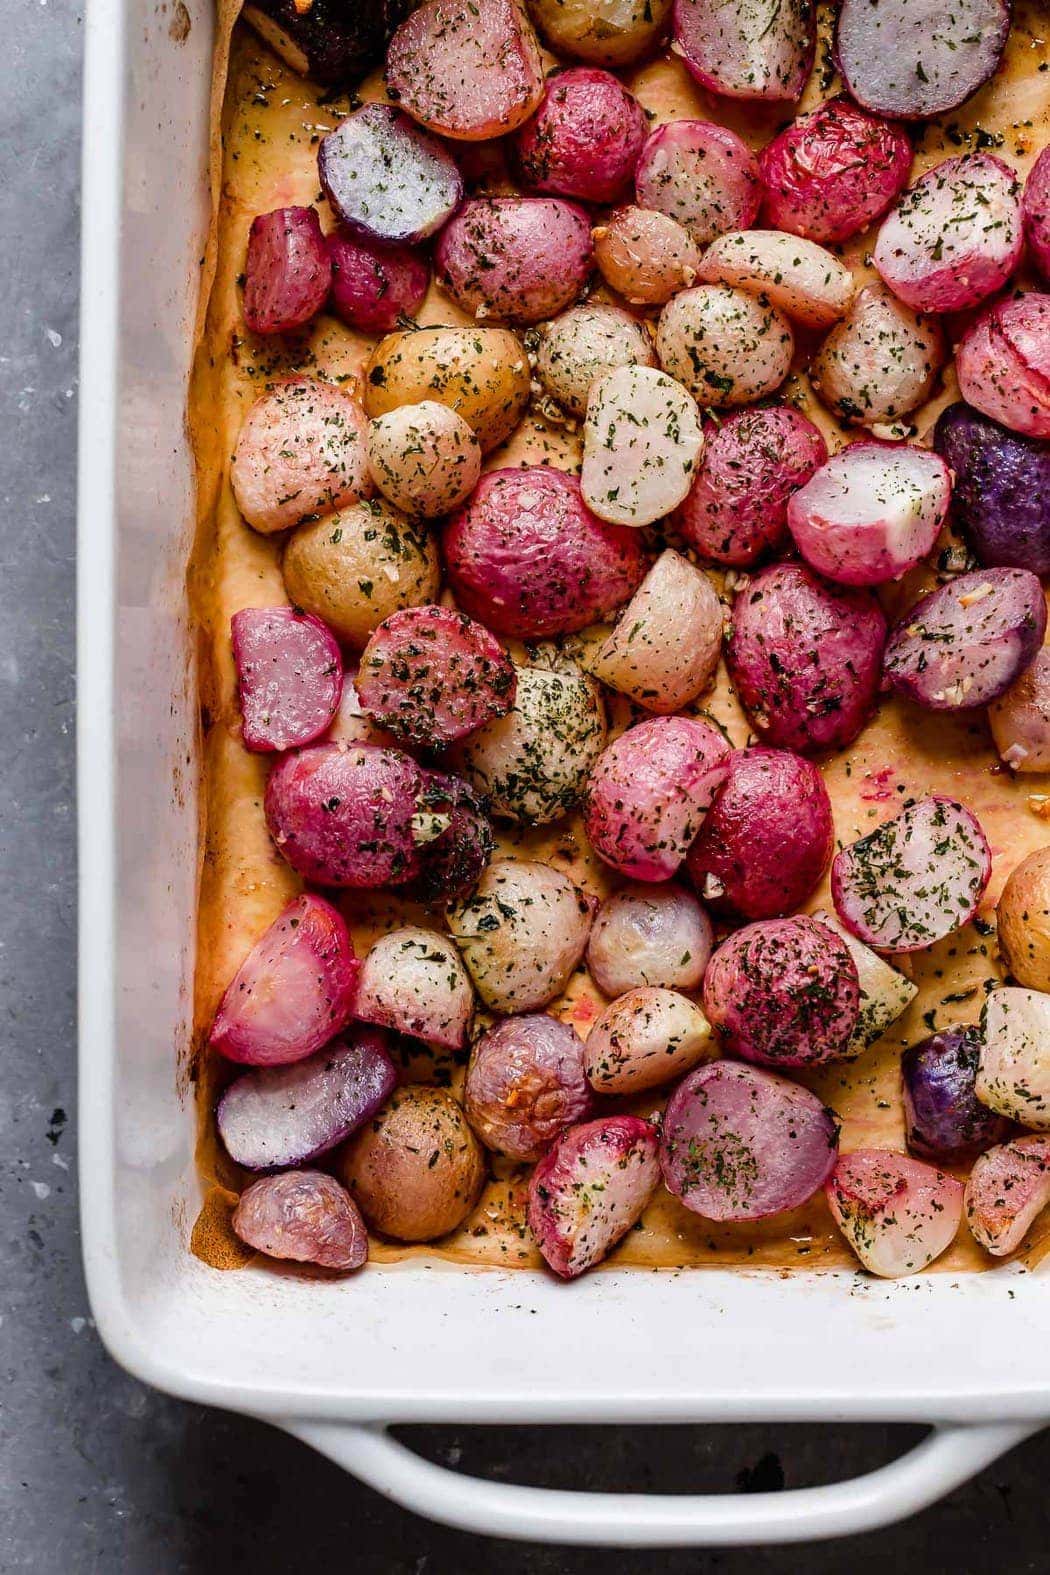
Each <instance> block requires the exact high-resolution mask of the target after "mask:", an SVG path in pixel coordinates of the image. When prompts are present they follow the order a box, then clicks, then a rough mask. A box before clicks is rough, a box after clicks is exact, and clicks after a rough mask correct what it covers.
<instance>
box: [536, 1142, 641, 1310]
mask: <svg viewBox="0 0 1050 1575" xmlns="http://www.w3.org/2000/svg"><path fill="white" fill-rule="evenodd" d="M659 1179H660V1167H659V1163H658V1160H657V1136H656V1129H655V1127H653V1126H651V1125H650V1123H649V1122H648V1121H643V1120H641V1118H640V1117H638V1116H606V1117H605V1118H604V1119H603V1120H600V1121H588V1122H585V1123H584V1124H583V1126H577V1127H570V1128H569V1130H568V1131H567V1132H565V1133H563V1135H562V1136H561V1137H560V1138H558V1140H557V1141H556V1142H555V1144H554V1145H553V1147H552V1148H550V1149H549V1150H548V1152H547V1153H546V1154H545V1155H544V1157H543V1158H542V1159H541V1160H540V1162H539V1164H538V1165H537V1166H536V1169H535V1170H534V1171H533V1173H532V1179H531V1180H530V1182H529V1207H528V1221H529V1229H530V1230H531V1231H532V1234H533V1236H534V1237H535V1238H536V1245H537V1246H538V1247H539V1249H540V1252H541V1253H542V1254H543V1257H544V1258H545V1260H546V1262H547V1263H548V1265H549V1266H550V1268H552V1269H553V1270H554V1272H555V1274H558V1275H560V1276H561V1278H562V1279H565V1280H572V1279H575V1278H576V1276H577V1275H579V1274H582V1273H583V1272H584V1270H585V1269H589V1268H591V1267H592V1265H593V1264H595V1263H598V1262H600V1260H601V1259H602V1258H604V1257H606V1256H607V1255H608V1254H609V1253H610V1252H611V1251H612V1249H613V1248H614V1247H615V1246H616V1244H617V1242H618V1241H620V1240H621V1239H622V1238H623V1237H624V1236H625V1235H626V1234H627V1232H628V1231H629V1230H630V1228H631V1226H632V1225H634V1224H635V1222H636V1221H637V1220H638V1219H639V1218H640V1217H641V1214H642V1211H643V1209H644V1208H645V1206H646V1204H647V1203H648V1201H649V1199H650V1197H651V1196H652V1194H653V1191H654V1189H655V1187H656V1185H657V1183H658V1181H659Z"/></svg>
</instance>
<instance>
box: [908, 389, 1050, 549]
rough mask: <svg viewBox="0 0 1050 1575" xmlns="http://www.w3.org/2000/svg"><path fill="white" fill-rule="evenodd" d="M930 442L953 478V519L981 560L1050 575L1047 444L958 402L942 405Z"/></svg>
mask: <svg viewBox="0 0 1050 1575" xmlns="http://www.w3.org/2000/svg"><path fill="white" fill-rule="evenodd" d="M933 444H934V447H935V448H936V450H937V452H938V454H940V455H941V457H942V458H943V459H944V461H945V463H946V464H947V465H948V466H950V468H951V471H952V474H953V475H954V477H955V480H954V482H953V484H952V517H953V518H954V520H955V521H956V522H957V523H958V524H959V525H960V526H961V528H962V531H963V534H964V535H965V537H966V540H967V542H968V543H969V545H970V547H971V548H972V549H973V551H974V553H975V554H976V555H977V558H978V560H979V561H980V562H981V563H983V564H984V566H985V567H986V568H1010V569H1030V570H1031V572H1032V573H1033V574H1039V575H1043V574H1050V443H1047V442H1045V441H1044V442H1040V441H1039V440H1038V439H1036V438H1026V437H1022V436H1021V435H1020V434H1019V433H1017V432H1010V431H1008V430H1007V429H1006V428H1005V427H1001V426H1000V425H999V424H998V422H996V421H992V420H990V419H989V417H988V416H984V415H982V414H981V412H980V411H979V410H971V409H970V407H969V406H968V405H965V404H963V403H962V402H961V401H960V402H959V403H958V404H955V405H949V406H948V408H947V410H944V411H942V413H941V415H940V417H939V418H938V421H937V425H936V427H935V428H934V434H933Z"/></svg>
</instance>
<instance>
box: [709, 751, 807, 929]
mask: <svg viewBox="0 0 1050 1575" xmlns="http://www.w3.org/2000/svg"><path fill="white" fill-rule="evenodd" d="M834 830H835V828H834V825H833V822H832V818H831V800H830V799H829V798H828V790H827V788H826V787H825V786H824V778H823V777H822V776H821V774H820V772H819V771H818V769H817V767H816V766H815V765H813V763H812V761H809V760H805V759H803V757H802V756H801V755H795V754H792V753H791V752H790V751H789V750H785V749H760V748H759V749H738V750H735V751H734V753H733V754H732V755H731V756H730V757H729V764H728V771H727V774H726V779H725V781H724V782H723V784H722V786H721V787H720V788H719V790H718V793H717V794H716V796H715V801H714V803H713V804H712V805H711V808H710V809H709V810H708V812H707V816H706V818H705V820H704V823H703V825H702V826H701V828H700V835H699V836H698V837H697V839H696V841H695V842H694V843H693V845H692V847H691V848H690V849H689V854H688V857H687V859H686V864H687V866H688V869H689V874H690V876H691V877H692V880H693V883H694V884H695V886H696V889H697V891H699V893H700V894H701V896H702V897H703V898H704V900H705V901H707V902H710V903H711V905H712V906H713V907H714V908H716V909H719V910H722V909H728V910H729V911H730V912H731V913H739V914H742V915H743V917H744V918H746V919H771V918H776V917H779V916H780V915H782V914H785V913H791V912H793V911H794V910H795V909H796V908H800V907H801V906H802V904H803V903H804V902H805V900H806V898H807V897H809V896H810V895H811V894H812V893H813V891H814V890H815V889H816V887H817V886H818V885H819V884H820V881H821V878H822V876H823V874H824V871H825V870H826V869H827V867H828V865H829V864H830V863H831V854H832V849H833V847H834Z"/></svg>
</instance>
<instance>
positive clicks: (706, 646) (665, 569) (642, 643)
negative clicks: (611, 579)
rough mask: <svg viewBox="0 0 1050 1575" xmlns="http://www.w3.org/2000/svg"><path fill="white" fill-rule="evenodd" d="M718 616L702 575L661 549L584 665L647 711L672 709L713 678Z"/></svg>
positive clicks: (715, 597) (719, 646) (709, 585)
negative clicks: (615, 623) (610, 631)
mask: <svg viewBox="0 0 1050 1575" xmlns="http://www.w3.org/2000/svg"><path fill="white" fill-rule="evenodd" d="M722 622H723V619H722V603H721V602H720V601H719V599H718V593H717V591H716V590H715V588H714V586H713V585H712V583H711V581H710V580H709V579H708V577H707V575H706V574H705V573H704V572H703V570H702V569H697V568H694V567H693V565H692V564H691V563H690V562H689V560H688V558H683V557H682V554H681V553H680V552H674V551H672V549H671V548H668V549H667V551H666V552H662V553H661V554H660V556H659V557H658V558H657V560H656V562H655V563H654V564H653V566H652V568H651V569H650V570H649V573H648V574H647V575H646V577H645V579H644V580H643V581H642V583H641V585H640V586H639V587H638V589H637V591H635V593H634V595H633V596H632V598H631V600H630V601H629V602H628V603H627V606H626V607H625V608H624V610H623V612H622V613H621V615H620V620H619V622H618V623H617V625H616V628H615V629H614V630H613V631H612V633H611V634H610V635H609V636H608V638H607V639H605V640H603V641H602V643H601V645H600V646H599V647H598V649H597V651H595V652H594V653H593V654H592V655H590V656H589V657H588V658H587V667H588V670H589V671H590V672H592V673H593V674H594V676H595V677H596V678H600V679H601V681H602V683H603V684H608V686H609V688H610V689H615V690H617V691H618V692H619V693H620V694H624V695H629V696H630V698H631V699H632V700H635V701H637V703H638V704H639V705H641V706H644V707H645V709H646V710H647V711H655V712H657V713H658V714H662V715H667V714H669V713H670V712H672V711H679V710H681V708H682V706H684V705H686V704H687V703H688V702H689V701H690V700H695V699H696V696H697V695H698V694H700V693H701V691H702V690H704V689H706V688H707V686H708V684H709V683H710V682H711V679H712V678H713V677H714V673H715V668H716V667H717V666H718V657H719V653H720V651H721V649H722Z"/></svg>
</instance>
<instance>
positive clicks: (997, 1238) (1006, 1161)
mask: <svg viewBox="0 0 1050 1575" xmlns="http://www.w3.org/2000/svg"><path fill="white" fill-rule="evenodd" d="M1048 1203H1050V1138H1045V1137H1020V1138H1015V1139H1014V1140H1013V1142H1012V1143H1001V1144H1000V1145H999V1147H998V1148H990V1149H989V1150H988V1152H987V1153H986V1154H981V1155H979V1156H978V1158H977V1159H976V1160H975V1161H974V1166H973V1170H972V1171H971V1172H970V1178H969V1180H968V1181H967V1183H966V1220H967V1223H968V1224H969V1227H970V1229H971V1231H972V1232H973V1234H974V1236H975V1237H976V1239H977V1240H978V1241H979V1242H980V1244H981V1246H982V1247H983V1248H984V1250H985V1252H990V1253H992V1255H993V1256H994V1257H996V1258H1002V1257H1005V1255H1006V1254H1007V1253H1008V1252H1014V1251H1015V1250H1016V1249H1017V1248H1018V1247H1019V1246H1020V1245H1021V1243H1022V1241H1023V1240H1024V1237H1025V1232H1026V1231H1027V1230H1028V1227H1029V1226H1030V1225H1031V1224H1033V1223H1034V1221H1035V1219H1036V1217H1037V1215H1039V1214H1041V1213H1042V1212H1043V1210H1044V1209H1045V1208H1046V1205H1047V1204H1048Z"/></svg>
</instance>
